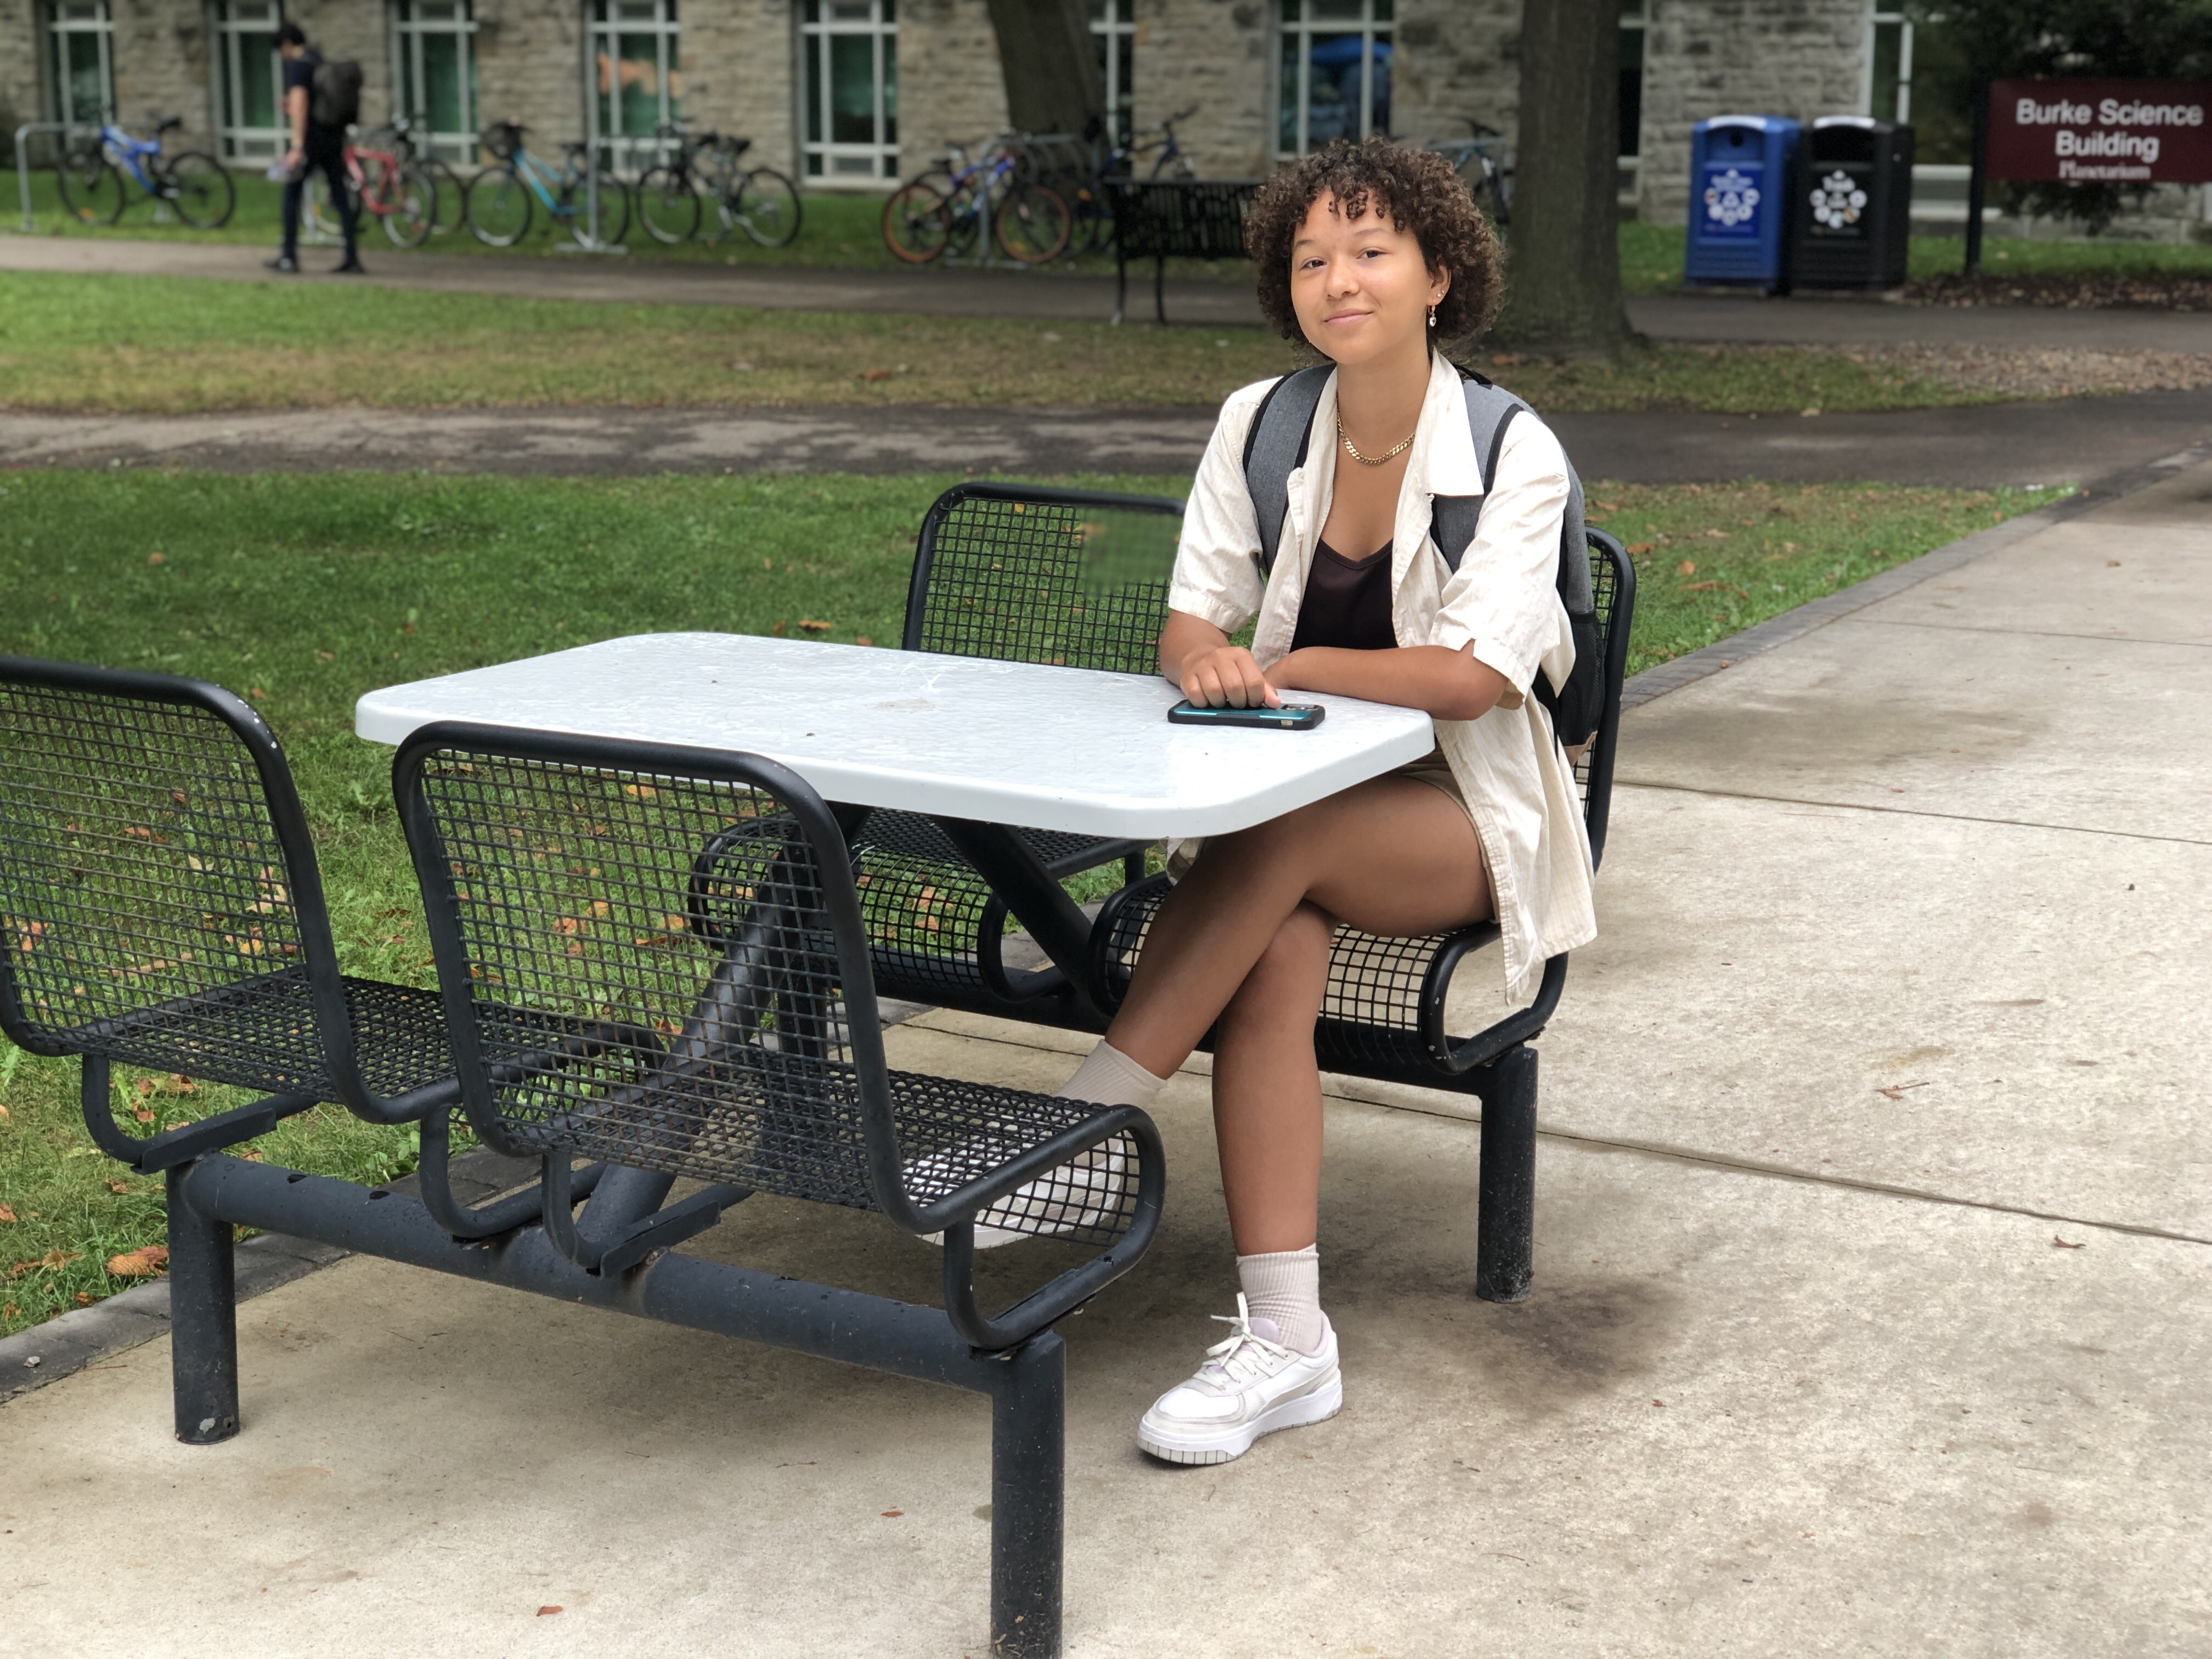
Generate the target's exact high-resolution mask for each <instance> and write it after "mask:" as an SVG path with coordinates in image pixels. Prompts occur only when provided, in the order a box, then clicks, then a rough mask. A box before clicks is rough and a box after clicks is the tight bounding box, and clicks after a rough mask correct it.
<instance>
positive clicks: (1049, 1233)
mask: <svg viewBox="0 0 2212 1659" xmlns="http://www.w3.org/2000/svg"><path fill="white" fill-rule="evenodd" d="M962 1166H963V1160H961V1159H958V1158H954V1157H952V1156H951V1155H950V1154H947V1153H933V1154H932V1155H930V1156H929V1157H927V1158H916V1159H915V1161H914V1162H913V1163H911V1164H908V1165H907V1170H906V1172H907V1179H908V1181H909V1182H911V1181H913V1180H914V1179H915V1177H916V1176H923V1177H931V1176H935V1177H938V1178H939V1179H940V1180H943V1179H949V1174H948V1171H949V1170H954V1169H958V1168H960V1167H962ZM1129 1176H1130V1170H1129V1158H1128V1154H1127V1153H1126V1152H1123V1151H1122V1150H1121V1142H1120V1141H1119V1140H1118V1139H1116V1140H1109V1141H1108V1142H1107V1143H1106V1144H1105V1145H1104V1146H1093V1147H1092V1148H1091V1150H1090V1151H1089V1152H1085V1153H1084V1154H1083V1156H1082V1157H1080V1158H1077V1159H1075V1160H1074V1161H1073V1163H1070V1164H1062V1165H1061V1166H1060V1168H1059V1169H1057V1170H1053V1171H1052V1172H1051V1173H1050V1174H1049V1175H1045V1176H1039V1177H1038V1178H1037V1179H1036V1180H1035V1181H1032V1182H1030V1184H1029V1185H1028V1186H1026V1187H1017V1188H1014V1190H1013V1191H1012V1192H1011V1193H1008V1194H1006V1196H1005V1197H1004V1198H1002V1199H1000V1200H999V1201H998V1202H997V1203H995V1204H994V1205H992V1206H990V1207H989V1208H988V1209H987V1210H985V1211H983V1212H981V1214H980V1215H978V1216H977V1217H976V1218H975V1248H976V1249H979V1250H995V1249H998V1248H999V1247H1000V1245H1001V1244H1012V1243H1018V1242H1019V1241H1020V1240H1022V1239H1024V1238H1041V1237H1053V1236H1054V1235H1057V1234H1061V1233H1073V1232H1080V1231H1083V1230H1084V1229H1085V1228H1087V1227H1097V1226H1099V1225H1103V1224H1104V1223H1105V1222H1107V1221H1109V1220H1111V1219H1112V1218H1114V1217H1115V1216H1116V1215H1119V1214H1120V1213H1121V1211H1122V1209H1123V1207H1124V1205H1125V1203H1126V1201H1127V1194H1128V1186H1129ZM1016 1223H1020V1224H1022V1225H1020V1226H1018V1227H1017V1226H1016V1225H1014V1224H1016ZM921 1238H922V1242H923V1243H926V1244H938V1245H941V1244H943V1243H945V1235H944V1234H943V1233H924V1234H922V1235H921Z"/></svg>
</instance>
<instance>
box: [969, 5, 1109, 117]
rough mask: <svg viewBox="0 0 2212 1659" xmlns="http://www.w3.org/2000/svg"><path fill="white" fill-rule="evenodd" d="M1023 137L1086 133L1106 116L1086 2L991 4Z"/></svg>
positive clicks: (1011, 112)
mask: <svg viewBox="0 0 2212 1659" xmlns="http://www.w3.org/2000/svg"><path fill="white" fill-rule="evenodd" d="M989 5H990V9H991V28H992V32H993V33H995V34H996V35H997V36H998V37H999V69H1000V73H1001V74H1003V75H1004V76H1006V114H1007V118H1008V119H1009V120H1011V121H1012V123H1013V125H1014V130H1015V131H1017V132H1078V133H1079V132H1081V131H1083V130H1084V129H1085V126H1086V125H1089V123H1090V121H1091V118H1092V117H1094V116H1103V115H1104V114H1105V112H1106V83H1105V82H1104V80H1103V77H1102V76H1100V75H1099V73H1098V58H1097V47H1096V46H1092V45H1091V15H1090V9H1089V7H1088V6H1086V5H1085V3H1084V0H989Z"/></svg>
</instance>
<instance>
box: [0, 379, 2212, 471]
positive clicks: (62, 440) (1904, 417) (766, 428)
mask: <svg viewBox="0 0 2212 1659" xmlns="http://www.w3.org/2000/svg"><path fill="white" fill-rule="evenodd" d="M1551 419H1552V422H1553V425H1554V426H1555V427H1556V428H1558V429H1559V433H1560V435H1561V436H1562V438H1563V439H1564V440H1565V442H1566V444H1567V446H1568V448H1569V450H1570V452H1571V453H1572V454H1573V455H1574V457H1575V461H1576V465H1577V466H1578V467H1579V468H1580V470H1581V471H1582V473H1583V476H1584V477H1589V478H1618V479H1625V480H1628V481H1631V482H1635V483H1679V482H1683V481H1686V480H1721V479H1730V478H1743V477H1759V478H1774V479H1782V480H1788V481H1793V482H1817V481H1820V480H1823V479H1837V478H1843V479H1873V480H1880V481H1882V482H1887V483H1920V484H1951V485H1961V486H1985V485H1991V484H2021V483H2088V482H2093V481H2095V480H2097V479H2100V478H2102V477H2106V476H2108V475H2110V474H2112V473H2115V472H2119V471H2125V470H2127V469H2130V468H2132V467H2137V466H2141V465H2144V464H2145V463H2147V462H2149V461H2151V460H2154V459H2158V458H2159V457H2160V456H2165V455H2170V454H2173V453H2177V452H2179V451H2182V450H2185V449H2187V448H2189V447H2191V446H2192V445H2194V444H2197V443H2200V442H2203V441H2207V440H2212V389H2208V390H2204V391H2197V392H2143V393H2136V394H2133V395H2130V396H2123V397H2112V398H2079V399H2071V400H2069V401H2066V402H2059V403H2019V404H1994V405H1988V406H1983V407H1977V408H1966V409H1936V410H1902V411H1897V412H1893V413H1883V414H1864V415H1823V416H1819V417H1818V418H1816V419H1811V420H1807V419H1803V418H1800V417H1797V416H1784V417H1781V418H1777V419H1746V418H1744V417H1742V416H1725V415H1686V414H1680V413H1676V412H1671V411H1670V412H1661V413H1652V414H1612V415H1554V416H1552V417H1551ZM1212 430H1213V411H1212V410H1146V411H1142V412H1132V411H1125V410H958V409H955V410H939V409H918V408H915V409H909V408H895V409H884V408H875V409H868V408H857V409H810V410H787V409H779V410H636V409H612V410H610V409H577V410H501V411H495V412H486V411H483V410H469V411H460V412H442V411H427V412H426V411H407V410H364V409H343V410H304V411H287V412H283V413H272V414H242V415H220V416H216V415H210V416H48V415H0V467H5V466H40V465H64V466H105V465H109V464H110V463H111V462H117V463H121V464H124V465H144V464H149V463H154V464H159V465H170V466H192V467H211V468H215V469H217V470H220V471H269V470H307V471H321V470H323V469H325V468H331V467H349V468H364V469H407V468H414V467H424V466H427V467H430V468H432V469H435V470H441V471H443V470H450V471H465V472H520V473H578V474H593V473H654V472H722V471H738V472H748V471H857V472H906V471H931V470H938V469H943V470H948V471H963V470H964V469H968V468H971V467H972V468H974V469H975V471H979V472H1000V473H1012V474H1028V475H1031V476H1036V475H1039V474H1043V475H1048V476H1049V475H1054V474H1060V473H1068V472H1080V471H1091V472H1138V473H1175V472H1189V471H1194V469H1195V468H1196V466H1197V465H1198V459H1199V456H1200V453H1202V452H1203V451H1204V449H1205V447H1206V438H1207V436H1208V435H1209V434H1211V433H1212Z"/></svg>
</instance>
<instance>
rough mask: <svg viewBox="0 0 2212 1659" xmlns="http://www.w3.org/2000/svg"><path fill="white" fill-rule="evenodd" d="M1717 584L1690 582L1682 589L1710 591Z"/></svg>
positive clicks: (1687, 591) (1701, 591) (1695, 591)
mask: <svg viewBox="0 0 2212 1659" xmlns="http://www.w3.org/2000/svg"><path fill="white" fill-rule="evenodd" d="M1718 586H1720V584H1719V583H1718V582H1692V583H1691V584H1690V585H1689V586H1687V587H1686V588H1684V589H1683V590H1682V591H1683V592H1685V593H1710V592H1712V591H1713V590H1714V589H1716V588H1717V587H1718Z"/></svg>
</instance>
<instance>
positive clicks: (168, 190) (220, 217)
mask: <svg viewBox="0 0 2212 1659" xmlns="http://www.w3.org/2000/svg"><path fill="white" fill-rule="evenodd" d="M154 121H155V126H154V136H153V137H151V138H133V137H131V135H130V134H129V133H127V132H125V131H124V130H123V129H122V128H121V127H118V126H116V125H113V124H112V123H106V124H103V125H102V126H101V127H100V136H99V137H97V138H80V139H79V140H78V141H77V142H76V143H75V144H73V145H71V146H70V149H68V150H66V151H65V152H64V154H63V155H62V159H61V160H60V161H59V162H58V163H57V164H56V165H55V167H54V184H55V186H56V188H57V189H58V191H60V193H61V198H62V210H63V211H64V212H65V213H67V214H69V215H70V217H72V218H73V219H75V220H76V222H78V223H79V224H85V225H112V224H113V223H114V222H116V221H117V220H118V219H120V218H121V217H122V216H123V210H124V209H125V208H126V207H128V206H130V205H131V201H132V200H133V199H134V198H133V197H132V196H131V184H135V185H137V186H138V188H139V190H140V191H141V192H143V194H144V195H146V196H149V197H152V198H153V200H154V203H155V207H156V210H157V213H156V216H157V217H158V210H159V209H161V208H163V207H167V208H169V209H171V210H173V211H174V212H175V214H176V216H177V217H178V218H179V219H181V220H183V221H184V222H185V223H186V224H188V225H190V226H191V228H193V229H195V230H215V229H218V228H221V227H222V226H223V225H226V224H228V223H229V222H230V216H231V213H232V211H233V210H234V209H235V208H236V207H237V206H238V186H237V185H236V184H235V183H234V182H233V181H232V179H231V176H230V173H229V171H228V169H227V168H226V167H224V166H223V164H222V162H220V161H216V159H215V157H214V156H212V155H202V154H201V153H200V152H199V151H198V150H196V149H187V150H179V152H177V153H176V154H175V155H170V154H168V153H167V152H166V151H164V150H163V149H162V148H161V135H162V134H163V133H165V132H167V131H169V129H170V128H172V127H176V126H181V125H184V121H183V118H182V117H181V116H175V115H173V116H171V117H169V118H168V119H167V120H166V121H165V120H163V119H161V117H160V116H158V115H157V116H155V118H154ZM125 179H128V180H130V184H126V183H125Z"/></svg>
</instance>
